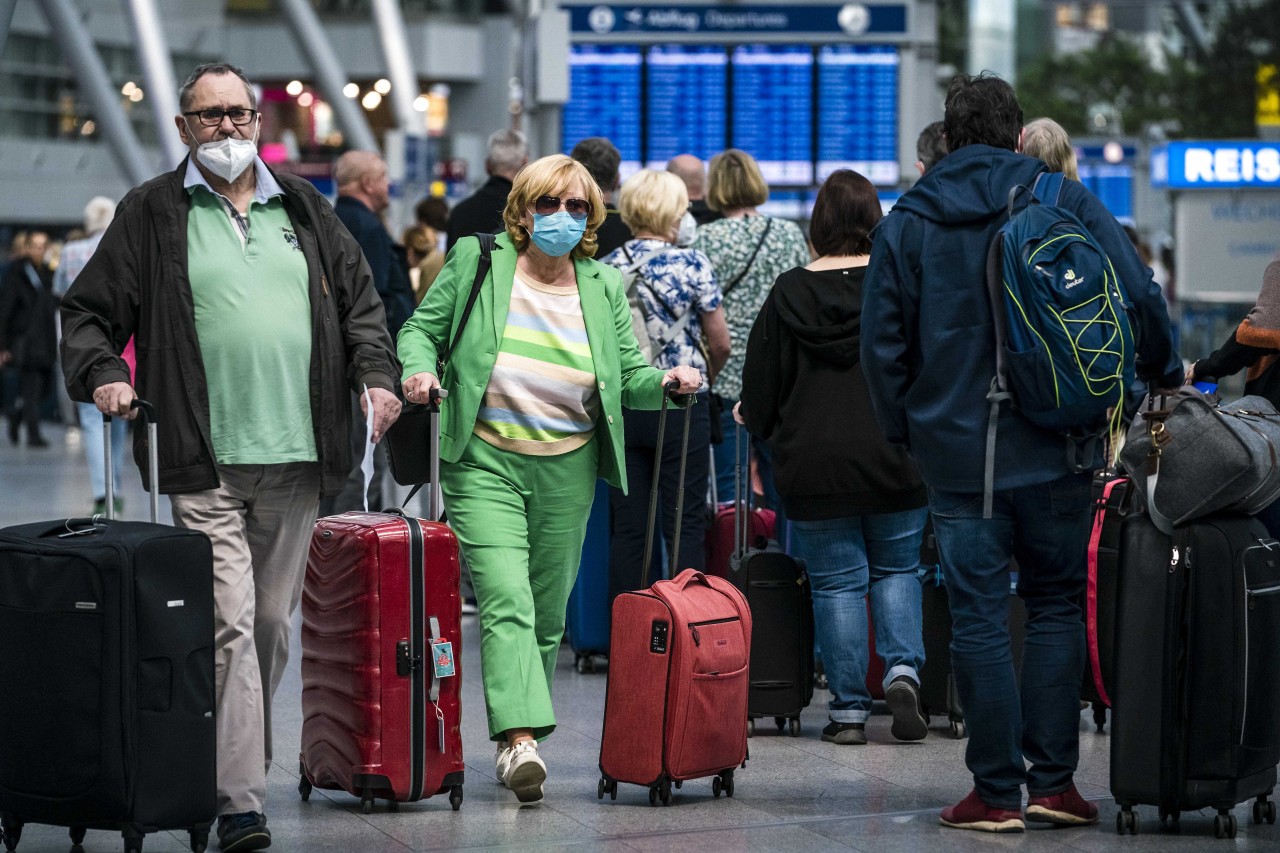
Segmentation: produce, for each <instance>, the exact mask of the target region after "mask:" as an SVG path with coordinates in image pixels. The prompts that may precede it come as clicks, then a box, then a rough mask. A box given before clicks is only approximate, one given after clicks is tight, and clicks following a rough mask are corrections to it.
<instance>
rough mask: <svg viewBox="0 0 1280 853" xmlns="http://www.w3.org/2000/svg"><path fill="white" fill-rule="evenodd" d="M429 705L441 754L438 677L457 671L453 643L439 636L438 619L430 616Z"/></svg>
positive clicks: (442, 714)
mask: <svg viewBox="0 0 1280 853" xmlns="http://www.w3.org/2000/svg"><path fill="white" fill-rule="evenodd" d="M429 642H430V645H431V667H432V672H433V673H434V677H433V678H432V679H431V697H430V698H431V705H432V707H433V708H435V712H436V735H437V741H438V743H439V745H440V752H441V754H443V753H444V711H442V710H440V679H442V678H449V677H450V676H452V675H455V674H456V673H457V667H456V666H455V665H454V660H453V643H452V642H450V641H449V640H446V639H444V638H442V637H441V636H440V620H439V619H437V618H436V617H434V616H432V617H431V640H430V641H429Z"/></svg>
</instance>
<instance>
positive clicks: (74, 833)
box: [67, 809, 1257, 847]
mask: <svg viewBox="0 0 1280 853" xmlns="http://www.w3.org/2000/svg"><path fill="white" fill-rule="evenodd" d="M1255 811H1256V809H1255ZM1254 822H1255V823H1257V821H1254ZM86 831H87V830H85V828H84V827H83V826H73V827H71V829H70V831H68V832H67V835H69V836H71V843H72V844H74V845H76V846H77V847H78V846H79V845H80V844H82V843H83V842H84V836H85V832H86Z"/></svg>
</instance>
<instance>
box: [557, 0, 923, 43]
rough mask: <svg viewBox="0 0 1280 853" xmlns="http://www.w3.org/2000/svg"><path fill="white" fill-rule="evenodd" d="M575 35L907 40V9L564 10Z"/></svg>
mask: <svg viewBox="0 0 1280 853" xmlns="http://www.w3.org/2000/svg"><path fill="white" fill-rule="evenodd" d="M564 8H565V9H566V10H568V12H569V15H570V18H569V21H570V27H571V29H572V31H573V32H574V33H575V34H579V33H593V34H595V35H598V36H605V35H613V34H618V35H623V36H630V37H634V36H636V35H640V34H651V35H662V34H666V35H685V36H688V35H696V34H711V35H716V36H723V35H727V34H731V35H759V34H762V33H778V32H785V33H815V34H816V33H825V34H832V35H837V34H840V35H845V36H863V35H889V34H894V35H904V34H905V33H906V31H907V7H906V6H905V5H900V4H886V5H872V4H866V3H845V4H830V5H799V4H797V5H773V6H754V5H753V6H746V5H743V6H640V5H604V4H582V5H573V6H570V5H565V6H564Z"/></svg>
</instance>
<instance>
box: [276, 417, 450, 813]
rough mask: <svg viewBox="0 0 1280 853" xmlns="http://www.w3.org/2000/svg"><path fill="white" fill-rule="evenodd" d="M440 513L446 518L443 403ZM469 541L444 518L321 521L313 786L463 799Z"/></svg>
mask: <svg viewBox="0 0 1280 853" xmlns="http://www.w3.org/2000/svg"><path fill="white" fill-rule="evenodd" d="M433 410H434V412H435V413H436V417H435V418H433V422H434V423H433V426H432V429H431V439H430V454H431V457H430V458H431V462H430V465H431V474H430V476H431V488H430V490H429V491H430V500H429V506H430V509H429V514H430V515H431V516H432V518H433V519H434V518H439V516H440V512H439V489H438V488H437V485H436V484H438V483H439V482H440V480H439V437H440V427H439V417H438V413H439V409H438V406H437V405H436V401H435V400H434V399H433ZM458 580H459V562H458V540H457V539H456V538H455V537H454V535H453V531H452V530H450V529H449V527H448V526H447V525H445V524H444V523H442V522H438V521H423V520H420V519H416V518H406V517H405V516H403V515H401V514H399V513H398V512H348V513H343V514H342V515H336V516H331V517H328V518H322V519H320V520H319V521H317V522H316V528H315V532H314V534H313V536H312V539H311V551H310V554H309V555H308V558H307V574H306V581H305V583H304V585H303V591H302V752H301V756H300V758H299V761H300V770H301V777H302V778H301V781H300V782H299V783H298V792H299V793H300V794H301V795H302V798H303V799H304V800H305V799H307V798H308V797H309V796H310V794H311V790H312V788H313V787H315V788H324V789H329V790H339V789H340V790H344V791H347V792H348V793H351V794H354V795H355V796H358V797H360V800H361V803H360V804H361V809H362V811H363V812H364V813H365V814H368V813H369V812H371V811H372V809H373V802H374V800H375V798H377V799H386V800H389V801H391V802H392V803H393V804H395V803H402V802H413V801H415V800H421V799H425V798H427V797H430V796H433V795H435V794H443V793H446V792H447V793H448V794H449V803H450V805H452V806H453V809H454V811H457V810H458V809H459V808H461V806H462V783H463V772H464V767H463V763H462V732H461V729H460V725H459V724H460V716H461V700H460V694H461V682H462V679H461V662H460V659H461V656H462V629H461V620H462V602H461V600H460V598H459V595H458Z"/></svg>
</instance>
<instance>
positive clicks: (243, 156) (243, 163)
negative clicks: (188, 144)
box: [187, 119, 258, 184]
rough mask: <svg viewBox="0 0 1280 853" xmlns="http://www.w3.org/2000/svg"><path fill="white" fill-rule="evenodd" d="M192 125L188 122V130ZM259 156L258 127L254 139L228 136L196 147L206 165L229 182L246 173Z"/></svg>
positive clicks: (201, 160) (198, 154) (198, 155)
mask: <svg viewBox="0 0 1280 853" xmlns="http://www.w3.org/2000/svg"><path fill="white" fill-rule="evenodd" d="M255 121H256V119H255ZM190 127H191V125H190V124H188V125H187V128H188V131H189V130H190ZM257 156H258V128H257V127H255V128H254V130H253V139H238V138H235V137H227V138H226V139H219V140H217V141H215V142H205V143H203V144H202V145H201V146H200V147H199V148H197V149H196V157H197V159H199V160H200V162H201V163H202V164H204V167H205V168H206V169H208V170H209V171H210V172H213V173H214V174H215V175H217V176H218V177H219V178H222V180H224V181H226V182H227V183H229V184H230V183H234V182H235V180H236V178H238V177H240V176H241V175H242V174H244V170H245V169H247V168H249V167H250V166H251V165H253V160H254V158H255V157H257Z"/></svg>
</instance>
